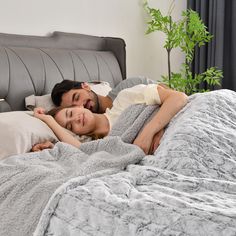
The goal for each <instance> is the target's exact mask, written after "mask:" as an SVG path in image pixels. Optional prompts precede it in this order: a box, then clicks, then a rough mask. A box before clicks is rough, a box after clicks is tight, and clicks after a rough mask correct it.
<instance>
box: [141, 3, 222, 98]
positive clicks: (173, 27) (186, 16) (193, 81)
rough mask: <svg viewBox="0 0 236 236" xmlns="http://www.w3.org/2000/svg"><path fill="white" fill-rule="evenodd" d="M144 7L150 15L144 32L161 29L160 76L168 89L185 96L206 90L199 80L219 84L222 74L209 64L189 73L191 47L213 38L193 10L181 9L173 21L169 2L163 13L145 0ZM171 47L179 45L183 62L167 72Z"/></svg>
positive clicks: (192, 50) (191, 57) (191, 55)
mask: <svg viewBox="0 0 236 236" xmlns="http://www.w3.org/2000/svg"><path fill="white" fill-rule="evenodd" d="M144 8H145V10H146V11H147V13H148V16H149V17H150V20H149V21H148V22H147V25H148V29H147V32H146V33H147V34H150V33H152V32H156V31H161V32H163V33H164V34H165V36H166V40H165V44H164V48H165V49H166V51H167V63H168V76H162V78H163V81H164V82H166V83H167V84H168V86H169V87H170V88H173V89H176V90H178V91H182V92H185V93H186V94H188V95H191V94H193V93H196V92H206V91H209V90H205V89H202V88H200V85H201V84H202V83H203V82H204V83H206V84H207V85H208V86H214V85H218V86H220V80H221V78H222V77H223V73H222V71H221V70H218V69H217V68H215V67H211V68H209V69H207V70H206V71H205V72H203V73H201V74H193V73H192V71H191V64H192V61H193V57H194V51H195V47H196V46H198V47H201V46H202V45H205V44H206V43H208V42H209V41H210V40H211V38H212V37H213V36H212V35H210V34H209V32H208V31H207V29H206V26H205V25H204V23H203V22H202V20H201V19H200V17H199V15H198V13H197V12H195V11H193V10H186V11H183V12H182V18H181V20H179V21H174V20H173V18H172V17H171V12H172V10H173V2H172V4H171V6H170V9H169V11H168V14H167V15H166V16H164V15H163V14H162V13H161V11H160V10H159V9H155V8H151V7H149V5H148V2H147V0H144ZM174 48H180V49H181V51H182V52H183V53H184V54H185V62H184V63H183V64H182V66H181V69H180V72H179V73H174V72H172V71H171V61H170V57H171V51H172V49H174Z"/></svg>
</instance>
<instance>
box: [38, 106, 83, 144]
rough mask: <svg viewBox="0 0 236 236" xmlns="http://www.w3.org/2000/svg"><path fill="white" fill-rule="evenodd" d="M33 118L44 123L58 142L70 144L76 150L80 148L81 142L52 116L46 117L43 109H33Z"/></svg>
mask: <svg viewBox="0 0 236 236" xmlns="http://www.w3.org/2000/svg"><path fill="white" fill-rule="evenodd" d="M34 116H35V117H37V118H38V119H40V120H42V121H43V122H45V123H46V124H47V125H48V126H49V128H51V130H52V131H53V132H54V133H55V135H56V136H57V138H58V139H59V140H60V141H62V142H65V143H68V144H71V145H73V146H75V147H77V148H79V147H80V145H81V142H80V141H79V140H77V139H76V138H74V137H73V136H72V135H71V134H70V133H69V132H67V131H66V130H65V129H64V128H63V127H61V126H60V125H59V124H58V123H57V122H56V121H55V119H54V118H53V117H52V116H50V115H46V114H45V110H44V109H43V108H40V107H39V108H35V109H34Z"/></svg>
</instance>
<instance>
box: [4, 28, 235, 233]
mask: <svg viewBox="0 0 236 236" xmlns="http://www.w3.org/2000/svg"><path fill="white" fill-rule="evenodd" d="M0 45H1V46H0V69H1V74H0V98H1V101H0V110H1V112H2V114H8V113H7V112H8V111H12V112H13V113H11V114H15V116H17V115H16V113H14V112H18V111H23V110H25V104H24V101H25V97H27V96H29V95H31V94H34V95H37V96H41V95H45V94H48V93H50V91H51V89H52V87H53V85H54V84H55V83H56V82H59V81H61V80H63V79H74V80H82V81H95V80H96V81H97V80H98V81H100V80H103V81H107V82H109V83H110V85H111V86H112V87H114V86H116V85H117V84H118V83H119V82H120V81H122V80H123V79H125V78H126V66H125V42H124V41H123V40H122V39H119V38H110V37H96V36H88V35H81V34H71V33H63V32H55V33H53V34H52V35H51V36H48V37H38V36H23V35H9V34H0ZM235 101H236V93H235V92H234V91H230V90H218V91H213V92H208V93H204V94H195V95H192V96H190V97H189V101H188V104H187V105H186V106H185V107H184V108H183V109H182V110H181V111H180V112H179V113H178V114H177V115H176V116H175V117H174V118H173V119H172V121H171V122H170V124H169V125H168V127H167V128H166V131H165V134H164V136H163V137H162V140H161V144H160V146H159V147H158V149H157V150H156V151H155V153H154V155H148V156H145V154H144V153H143V152H142V150H141V149H139V148H138V147H136V146H135V145H132V144H131V143H132V141H133V140H134V138H135V137H136V135H137V133H138V132H139V131H140V129H141V128H142V127H143V125H144V124H145V122H147V121H148V118H149V117H150V116H151V115H152V114H154V112H156V111H157V110H158V107H156V106H144V105H142V104H139V105H133V106H132V107H129V108H128V109H127V110H126V111H124V112H123V113H122V115H121V116H120V118H119V119H118V121H117V123H116V124H115V125H114V127H113V129H112V131H111V132H110V134H109V136H107V137H106V138H104V139H100V140H95V141H91V142H85V143H83V144H82V145H81V148H80V149H76V148H74V147H72V146H70V145H67V144H65V143H62V142H58V143H57V144H56V145H55V147H54V148H53V149H47V150H44V151H42V152H37V153H26V154H25V153H22V154H17V155H11V156H9V157H7V158H4V159H3V160H1V161H0V186H1V187H0V212H1V218H0V235H8V236H13V235H14V236H16V235H17V236H21V235H22V236H26V235H35V236H39V235H57V236H59V235H63V236H66V235H76V236H77V235H96V236H97V235H122V236H123V235H145V236H146V235H204V236H205V235H214V236H216V235H227V236H228V235H232V236H233V235H236V103H235ZM8 120H10V118H8ZM0 122H2V123H3V121H1V120H0ZM19 122H20V121H19ZM15 123H17V122H15ZM28 126H30V129H32V130H33V129H34V127H33V126H32V125H29V124H28ZM5 127H6V124H3V125H2V128H1V131H2V132H3V131H4V130H5ZM20 129H22V128H21V127H20ZM35 132H36V131H35ZM9 133H14V130H11V131H9ZM15 136H17V135H15ZM17 137H18V139H20V137H19V136H17ZM30 137H31V136H30ZM31 138H32V137H31ZM1 139H2V140H1V142H4V141H5V139H7V138H3V137H2V138H1ZM3 139H4V140H3ZM11 144H12V145H14V143H13V142H12V143H11ZM11 144H10V145H11ZM0 150H1V149H0ZM2 150H3V149H2ZM2 150H1V151H2Z"/></svg>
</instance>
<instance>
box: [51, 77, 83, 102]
mask: <svg viewBox="0 0 236 236" xmlns="http://www.w3.org/2000/svg"><path fill="white" fill-rule="evenodd" d="M82 83H83V82H78V81H73V80H63V81H62V82H60V83H57V84H56V85H55V86H54V88H53V89H52V93H51V98H52V101H53V103H54V104H55V105H56V106H60V104H61V99H62V95H63V94H64V93H66V92H68V91H70V90H71V89H82Z"/></svg>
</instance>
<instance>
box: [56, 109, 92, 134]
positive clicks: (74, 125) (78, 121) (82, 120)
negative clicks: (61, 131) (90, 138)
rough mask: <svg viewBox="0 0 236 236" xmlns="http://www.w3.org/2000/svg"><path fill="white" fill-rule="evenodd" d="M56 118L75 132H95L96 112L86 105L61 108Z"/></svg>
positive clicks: (60, 123) (63, 125) (59, 122)
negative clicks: (85, 106)
mask: <svg viewBox="0 0 236 236" xmlns="http://www.w3.org/2000/svg"><path fill="white" fill-rule="evenodd" d="M55 120H56V121H57V122H58V124H59V125H61V126H62V127H64V128H66V129H68V130H70V131H72V132H73V133H75V134H80V135H83V134H90V133H93V132H94V130H95V127H96V122H95V116H94V114H93V113H92V112H91V111H90V110H88V109H86V108H84V107H69V108H64V109H62V110H60V111H59V112H58V113H57V114H56V115H55Z"/></svg>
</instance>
